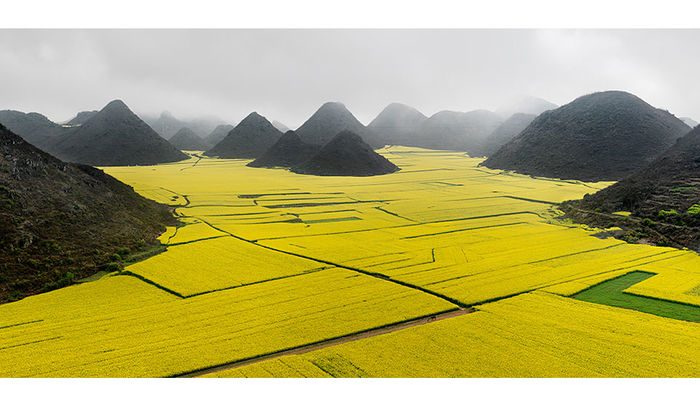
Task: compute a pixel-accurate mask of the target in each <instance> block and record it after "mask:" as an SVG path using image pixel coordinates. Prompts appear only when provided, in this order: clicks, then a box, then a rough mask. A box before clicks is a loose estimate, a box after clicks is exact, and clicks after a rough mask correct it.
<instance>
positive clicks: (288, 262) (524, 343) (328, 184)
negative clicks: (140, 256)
mask: <svg viewBox="0 0 700 407" xmlns="http://www.w3.org/2000/svg"><path fill="white" fill-rule="evenodd" d="M380 153H382V154H383V155H384V156H386V157H387V158H389V159H390V160H391V161H392V162H394V163H396V164H397V165H398V166H399V167H401V168H402V170H401V171H399V172H397V173H394V174H389V175H383V176H376V177H367V178H347V177H315V176H307V175H299V174H294V173H291V172H288V171H286V170H283V169H259V168H249V167H246V166H245V164H246V162H247V161H245V160H219V159H210V158H200V157H196V156H194V157H193V158H192V159H190V160H188V161H183V162H179V163H173V164H164V165H158V166H148V167H110V168H105V171H106V172H108V173H109V174H111V175H113V176H115V177H117V178H118V179H120V180H121V181H123V182H126V183H127V184H130V185H132V186H134V188H135V189H136V191H137V192H139V193H141V194H142V195H144V196H146V197H149V198H152V199H155V200H157V201H160V202H163V203H167V204H170V205H175V206H177V208H176V212H177V214H178V215H179V217H180V220H181V221H182V222H183V225H182V226H180V227H177V228H169V229H168V231H167V232H166V233H164V234H163V235H162V236H161V238H160V239H161V241H162V242H163V243H164V244H165V245H167V250H166V251H165V252H164V253H161V254H159V255H156V256H154V257H151V258H149V259H146V260H144V261H142V262H140V263H136V264H133V265H130V266H129V267H127V268H126V270H125V271H124V272H121V273H118V274H112V275H107V276H105V277H103V278H101V279H99V280H97V281H94V282H89V283H84V284H80V285H76V286H71V287H67V288H64V289H61V290H57V291H54V292H50V293H46V294H41V295H37V296H33V297H29V298H26V299H24V300H21V301H18V302H15V303H10V304H5V305H2V306H0V376H9V377H96V376H98V377H104V376H118V377H159V376H160V377H162V376H201V375H212V376H220V377H266V376H272V377H289V376H291V377H326V376H335V377H354V376H360V377H484V376H486V377H513V376H515V377H559V376H563V377H593V376H611V377H639V376H646V377H648V376H651V377H659V376H660V377H688V376H689V377H697V376H699V375H700V351H698V349H700V325H698V324H697V323H696V322H692V321H696V320H697V319H696V318H697V315H698V310H700V257H699V256H698V255H697V253H695V252H692V251H687V250H676V249H671V248H666V247H654V246H648V245H633V244H628V243H625V242H623V241H620V240H615V239H613V238H602V239H601V238H599V237H596V236H594V235H597V236H602V235H605V234H600V233H599V232H600V230H594V229H591V228H587V227H583V226H580V225H573V224H571V223H568V222H566V221H564V220H561V219H560V215H561V213H560V212H558V211H557V210H556V209H555V208H556V204H557V203H559V202H561V201H564V200H570V199H578V198H580V197H582V196H583V195H584V194H585V193H592V192H595V191H597V190H598V189H600V188H603V187H605V186H606V185H608V183H598V184H589V183H582V182H577V181H562V180H551V179H539V178H532V177H528V176H523V175H518V174H513V173H505V172H501V171H495V170H489V169H485V168H481V167H478V166H477V164H478V163H479V162H480V159H474V158H469V157H467V156H465V155H463V154H460V153H456V152H446V151H432V150H422V149H416V148H406V147H388V148H385V149H383V150H380ZM639 272H642V273H639ZM621 276H629V277H621ZM617 278H622V280H619V279H617ZM592 287H593V288H592ZM655 314H656V315H655Z"/></svg>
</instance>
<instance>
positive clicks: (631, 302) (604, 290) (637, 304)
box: [573, 271, 700, 322]
mask: <svg viewBox="0 0 700 407" xmlns="http://www.w3.org/2000/svg"><path fill="white" fill-rule="evenodd" d="M655 275H656V274H654V273H648V272H645V271H633V272H631V273H627V274H624V275H622V276H620V277H615V278H613V279H610V280H606V281H604V282H602V283H600V284H596V285H594V286H593V287H590V288H588V289H586V290H584V291H581V292H579V293H578V294H574V295H573V298H575V299H577V300H581V301H587V302H593V303H596V304H603V305H609V306H612V307H620V308H627V309H631V310H636V311H641V312H646V313H648V314H654V315H658V316H661V317H666V318H673V319H679V320H682V321H691V322H700V307H698V306H694V305H690V304H683V303H680V302H674V301H669V300H662V299H658V298H651V297H645V296H641V295H636V294H629V293H625V292H623V290H625V289H626V288H628V287H631V286H633V285H635V284H637V283H640V282H642V281H644V280H646V279H648V278H650V277H653V276H655Z"/></svg>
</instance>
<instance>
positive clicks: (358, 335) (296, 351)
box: [172, 308, 475, 377]
mask: <svg viewBox="0 0 700 407" xmlns="http://www.w3.org/2000/svg"><path fill="white" fill-rule="evenodd" d="M474 311H475V310H474V309H472V308H459V309H457V310H452V311H446V312H441V313H438V314H432V315H428V316H424V317H420V318H416V319H411V320H408V321H403V322H397V323H394V324H389V325H385V326H383V327H379V328H373V329H368V330H366V331H360V332H355V333H352V334H349V335H345V336H340V337H337V338H332V339H326V340H323V341H320V342H314V343H310V344H308V345H302V346H297V347H294V348H290V349H285V350H281V351H278V352H272V353H268V354H265V355H260V356H255V357H252V358H248V359H242V360H238V361H235V362H229V363H223V364H220V365H216V366H211V367H206V368H203V369H197V370H193V371H191V372H186V373H182V374H178V375H175V376H172V377H198V376H204V375H207V374H210V373H216V372H220V371H223V370H229V369H235V368H237V367H241V366H247V365H252V364H254V363H258V362H262V361H265V360H270V359H276V358H279V357H282V356H289V355H300V354H302V353H307V352H311V351H315V350H318V349H323V348H327V347H329V346H335V345H340V344H342V343H347V342H353V341H357V340H360V339H365V338H371V337H373V336H377V335H384V334H388V333H391V332H395V331H400V330H402V329H406V328H410V327H414V326H417V325H423V324H427V323H430V322H435V321H441V320H443V319H448V318H454V317H457V316H460V315H465V314H469V313H472V312H474Z"/></svg>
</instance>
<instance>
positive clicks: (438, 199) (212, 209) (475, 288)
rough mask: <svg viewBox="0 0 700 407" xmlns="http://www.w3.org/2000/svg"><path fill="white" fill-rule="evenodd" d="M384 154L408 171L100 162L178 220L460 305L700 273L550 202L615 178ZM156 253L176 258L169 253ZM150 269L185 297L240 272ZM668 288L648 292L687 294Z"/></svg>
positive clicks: (697, 262)
mask: <svg viewBox="0 0 700 407" xmlns="http://www.w3.org/2000/svg"><path fill="white" fill-rule="evenodd" d="M380 153H382V154H384V155H385V156H387V157H389V158H390V159H391V160H392V161H394V162H395V163H396V164H397V165H399V166H400V167H401V168H402V170H401V171H399V172H397V173H394V174H389V175H383V176H377V177H314V176H308V175H300V174H294V173H291V172H289V171H286V170H284V169H260V168H249V167H246V166H245V164H246V163H247V162H248V161H246V160H219V159H209V158H203V159H201V160H199V161H198V162H197V164H196V165H194V166H193V165H192V164H193V163H192V162H189V161H188V162H187V163H185V164H182V165H168V166H155V167H138V168H135V167H123V168H114V167H112V168H107V169H106V171H108V172H109V173H110V174H112V175H114V176H116V177H117V178H119V179H121V180H123V181H125V182H127V183H134V185H135V186H136V189H137V190H138V191H139V192H142V193H144V194H146V195H148V194H149V193H150V192H152V191H160V192H158V194H154V195H150V197H152V198H154V199H159V200H161V201H164V202H167V200H164V199H163V196H162V195H161V194H162V191H164V190H167V191H175V192H176V193H177V194H178V196H186V197H187V200H188V202H189V204H187V205H185V206H181V207H179V208H178V209H177V211H178V213H180V214H181V215H183V216H185V217H186V218H184V219H197V220H202V221H206V222H208V223H209V224H211V225H212V226H214V227H216V228H218V229H221V230H223V231H225V232H227V233H230V234H232V235H234V236H238V237H241V238H244V239H248V240H253V241H256V243H258V244H259V245H261V246H263V247H269V248H274V249H279V250H283V251H286V252H290V253H297V254H300V255H303V256H308V257H310V258H314V259H319V260H323V261H328V262H333V263H335V264H340V265H343V266H347V267H351V268H359V269H361V270H364V271H367V272H372V273H379V274H382V275H384V276H387V277H389V278H392V279H394V280H398V281H402V282H406V283H409V284H414V285H418V286H420V287H424V288H426V289H429V290H431V291H434V292H437V293H439V294H441V295H446V296H449V297H451V298H453V299H455V300H457V301H460V302H462V303H464V304H475V303H482V302H484V301H490V300H493V299H496V298H501V297H504V296H509V295H514V294H518V293H522V292H527V291H531V290H534V289H543V290H547V291H550V292H554V293H560V294H566V295H569V294H573V293H575V292H578V291H581V290H582V289H585V288H586V287H588V286H590V285H593V284H595V283H598V282H600V281H604V280H605V279H608V278H612V277H615V276H617V275H621V274H624V273H626V272H628V271H632V270H635V269H640V270H644V271H650V272H657V271H654V270H659V271H658V272H659V273H663V272H664V270H669V268H668V267H665V268H654V267H653V266H654V264H657V263H659V262H661V261H663V262H664V264H666V265H670V266H673V265H674V264H676V265H677V267H678V268H680V270H681V271H689V270H700V258H698V256H697V255H695V254H690V255H689V258H688V259H683V260H682V263H681V257H679V256H680V255H681V254H683V253H684V252H681V251H677V250H672V249H668V248H657V247H651V246H645V245H630V244H625V243H624V242H622V241H618V240H615V239H611V238H608V239H599V238H597V237H594V236H593V235H594V234H595V233H597V232H599V230H594V229H589V228H585V227H580V226H576V225H571V224H566V223H563V222H562V221H561V220H559V219H557V217H558V216H560V215H561V213H558V212H557V211H556V210H555V209H554V207H553V205H552V203H556V202H561V201H563V200H568V199H578V198H580V197H582V196H583V195H584V194H586V193H592V192H595V191H597V190H598V189H600V188H603V187H605V186H607V185H609V184H610V183H584V182H580V181H568V180H552V179H544V178H536V177H530V176H525V175H521V174H515V173H512V172H505V171H499V170H491V169H487V168H484V167H478V163H479V162H480V161H481V159H477V158H470V157H468V156H466V155H464V154H461V153H458V152H449V151H431V150H423V149H418V148H407V147H398V146H393V147H388V148H384V149H382V150H380ZM165 197H166V198H168V197H169V195H166V196H165ZM188 227H189V228H191V226H187V227H186V228H184V231H186V230H187V228H188ZM200 227H202V228H203V226H200ZM190 230H193V231H194V230H196V229H194V228H192V229H190ZM206 233H211V234H212V235H216V232H206ZM176 236H177V235H176ZM183 236H184V235H183ZM217 240H221V239H220V238H217V239H213V240H211V241H203V242H201V243H200V242H198V243H197V246H193V250H195V249H196V250H197V251H198V253H203V250H205V249H204V248H206V247H209V245H210V244H211V245H212V246H211V247H212V249H215V247H216V245H217V243H215V242H216V241H217ZM184 249H185V248H183V250H182V251H181V255H182V256H183V261H185V262H186V261H187V260H186V259H184V256H187V254H186V253H187V251H186V250H184ZM169 252H170V250H169ZM161 256H171V257H172V262H173V263H175V262H177V260H176V257H177V256H175V255H174V252H171V253H170V254H168V252H166V254H163V255H161ZM178 256H179V255H178ZM154 264H156V263H154ZM202 267H205V266H202ZM144 268H148V270H145V269H142V270H141V272H140V273H144V275H145V274H146V273H148V274H151V275H159V277H158V278H159V279H161V280H162V281H165V279H173V280H174V279H177V280H180V282H178V286H180V287H184V286H186V285H188V284H191V285H192V287H193V288H192V289H191V290H190V291H187V292H189V293H193V292H197V291H201V290H208V289H212V287H220V286H221V285H222V284H224V285H225V284H226V281H227V280H226V279H227V278H232V280H234V281H239V280H237V279H236V278H235V277H230V276H229V277H222V279H223V280H222V281H221V282H213V281H212V283H211V284H207V283H205V282H204V280H206V279H207V278H209V277H208V276H209V275H211V276H212V278H214V277H215V274H217V273H216V272H211V273H210V272H203V273H202V274H192V275H193V276H204V277H203V278H201V279H200V277H194V278H195V279H200V280H201V281H200V282H194V281H192V282H191V283H188V282H187V281H185V280H186V279H189V277H183V276H172V274H174V273H175V272H171V271H164V270H152V269H153V267H151V266H150V265H149V266H148V267H145V266H144ZM173 270H183V271H184V269H182V268H174V269H173ZM178 273H179V272H178ZM187 273H189V272H187ZM222 273H228V271H226V272H222ZM163 274H169V275H171V276H164V275H163ZM273 274H274V273H273ZM222 275H224V274H222ZM154 281H155V280H154ZM653 281H654V279H650V280H649V281H648V282H645V283H644V286H645V287H646V286H650V285H652V284H653ZM195 286H196V288H194V287H195ZM633 289H634V288H633ZM680 289H683V290H685V288H683V287H678V290H680ZM669 290H671V291H669ZM673 290H675V288H669V289H665V290H656V291H654V292H653V295H658V296H662V298H667V299H672V298H676V299H678V298H679V296H681V297H682V298H685V297H690V296H691V295H688V294H684V292H685V291H683V292H681V291H673ZM176 291H177V290H176ZM686 291H687V290H686ZM649 293H652V291H649ZM685 300H686V301H691V302H692V300H688V299H687V298H685Z"/></svg>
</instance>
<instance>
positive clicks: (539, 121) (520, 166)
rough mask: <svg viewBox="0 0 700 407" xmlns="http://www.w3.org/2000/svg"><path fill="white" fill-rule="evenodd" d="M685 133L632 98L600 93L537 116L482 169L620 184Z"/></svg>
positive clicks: (676, 122)
mask: <svg viewBox="0 0 700 407" xmlns="http://www.w3.org/2000/svg"><path fill="white" fill-rule="evenodd" d="M688 131H690V128H689V127H688V126H687V125H685V124H684V123H683V122H682V121H681V120H679V119H678V118H676V117H675V116H673V115H672V114H670V113H668V112H666V111H664V110H660V109H656V108H654V107H652V106H650V105H649V104H647V103H646V102H644V101H643V100H642V99H640V98H638V97H636V96H634V95H632V94H630V93H627V92H620V91H608V92H599V93H594V94H591V95H586V96H582V97H580V98H578V99H576V100H574V101H573V102H571V103H569V104H567V105H564V106H562V107H560V108H558V109H555V110H549V111H546V112H544V113H542V114H541V115H539V116H537V118H536V119H535V120H534V121H533V122H532V123H530V125H529V126H528V127H527V128H526V129H525V130H523V131H522V132H521V133H520V134H519V135H518V136H517V137H516V138H514V139H513V140H511V141H510V142H509V143H507V144H505V145H504V146H503V147H501V148H500V149H499V150H498V151H497V152H496V153H494V154H493V155H492V156H490V157H489V158H488V159H487V160H486V161H484V163H483V165H484V166H486V167H489V168H497V169H503V170H513V171H517V172H520V173H523V174H530V175H537V176H543V177H551V178H563V179H577V180H583V181H604V180H619V179H622V178H624V177H625V176H627V175H629V174H631V173H633V172H634V171H636V170H639V169H640V168H642V167H644V166H645V165H647V164H648V163H650V162H651V161H652V160H654V158H656V157H657V156H658V155H659V154H660V153H662V152H663V151H664V150H666V149H668V148H669V147H670V146H672V145H673V143H675V141H676V140H677V139H678V138H679V137H681V136H682V135H684V134H686V133H687V132H688Z"/></svg>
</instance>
